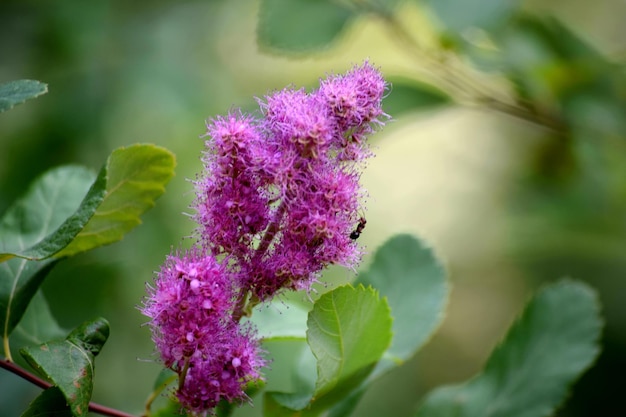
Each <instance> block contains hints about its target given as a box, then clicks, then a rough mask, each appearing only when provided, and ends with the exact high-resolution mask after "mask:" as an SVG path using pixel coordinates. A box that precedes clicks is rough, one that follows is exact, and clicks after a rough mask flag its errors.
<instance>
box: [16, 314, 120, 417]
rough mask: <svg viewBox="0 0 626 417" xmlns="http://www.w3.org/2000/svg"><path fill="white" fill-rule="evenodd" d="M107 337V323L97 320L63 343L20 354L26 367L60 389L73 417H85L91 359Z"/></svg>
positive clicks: (89, 391) (52, 343)
mask: <svg viewBox="0 0 626 417" xmlns="http://www.w3.org/2000/svg"><path fill="white" fill-rule="evenodd" d="M108 337H109V323H108V322H107V321H106V320H105V319H103V318H98V319H95V320H93V321H90V322H86V323H84V324H82V325H81V326H79V327H77V328H76V329H75V330H73V331H72V332H71V333H70V334H69V335H68V336H67V338H66V339H65V340H59V341H50V342H47V343H44V344H42V345H40V346H37V347H26V348H23V349H21V350H20V353H21V354H22V356H23V357H24V358H25V359H26V360H27V361H28V363H29V364H30V365H31V366H32V367H33V368H34V369H35V370H36V371H37V372H39V374H41V375H42V376H43V377H44V378H46V379H47V380H48V381H50V382H51V383H52V384H54V385H56V386H58V387H59V389H60V390H61V392H62V393H63V395H64V397H65V400H66V401H67V403H68V404H69V406H70V409H71V410H72V414H73V415H74V416H86V415H87V413H88V411H89V401H90V400H91V394H92V392H93V377H94V372H95V364H94V359H95V356H96V355H97V354H98V353H99V352H100V350H101V349H102V346H103V345H104V343H105V342H106V340H107V338H108Z"/></svg>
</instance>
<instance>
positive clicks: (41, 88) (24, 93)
mask: <svg viewBox="0 0 626 417" xmlns="http://www.w3.org/2000/svg"><path fill="white" fill-rule="evenodd" d="M47 92H48V85H47V84H44V83H42V82H39V81H35V80H17V81H9V82H8V83H4V84H0V113H2V112H4V111H7V110H9V109H10V108H12V107H13V106H15V105H17V104H20V103H23V102H25V101H26V100H28V99H31V98H35V97H37V96H40V95H42V94H45V93H47Z"/></svg>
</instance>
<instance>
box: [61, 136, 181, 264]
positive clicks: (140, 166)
mask: <svg viewBox="0 0 626 417" xmlns="http://www.w3.org/2000/svg"><path fill="white" fill-rule="evenodd" d="M175 165H176V160H175V158H174V155H173V154H172V153H171V152H170V151H168V150H167V149H165V148H161V147H159V146H155V145H148V144H137V145H132V146H128V147H125V148H118V149H116V150H114V151H113V153H111V156H109V159H108V161H107V165H106V167H105V168H104V169H106V173H107V181H106V195H105V196H104V200H103V201H102V203H101V204H100V206H98V209H97V210H96V212H95V213H94V215H93V217H92V218H91V219H90V220H89V222H88V223H87V225H86V226H85V228H84V229H82V230H81V231H80V233H79V234H78V235H77V236H76V238H75V239H74V240H72V242H71V243H70V244H69V245H68V246H67V247H65V248H64V249H63V250H62V251H60V252H59V253H57V254H56V255H55V256H56V257H62V256H70V255H74V254H76V253H79V252H84V251H87V250H90V249H93V248H96V247H99V246H102V245H108V244H110V243H113V242H116V241H118V240H121V239H122V237H123V236H124V235H125V234H126V233H128V232H129V231H130V230H132V229H133V228H134V227H135V226H137V225H139V224H140V223H141V220H140V218H139V216H141V215H142V214H143V213H144V212H146V211H147V210H148V209H150V208H152V207H153V206H154V202H155V200H156V199H157V198H158V197H160V196H161V194H163V193H164V192H165V185H166V184H167V183H168V182H169V181H170V179H171V178H172V176H173V175H174V167H175Z"/></svg>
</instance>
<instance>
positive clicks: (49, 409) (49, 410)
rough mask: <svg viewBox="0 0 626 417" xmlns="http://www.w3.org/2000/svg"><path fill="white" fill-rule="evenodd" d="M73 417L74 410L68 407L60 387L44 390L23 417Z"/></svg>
mask: <svg viewBox="0 0 626 417" xmlns="http://www.w3.org/2000/svg"><path fill="white" fill-rule="evenodd" d="M44 416H45V417H73V414H72V410H70V407H69V406H68V405H67V401H66V400H65V397H64V396H63V393H62V392H61V390H60V389H59V388H58V387H50V388H48V389H47V390H44V391H43V392H42V393H41V394H39V396H38V397H37V398H35V399H34V400H33V402H32V403H30V404H29V405H28V408H27V409H26V411H24V413H23V414H22V415H21V417H44Z"/></svg>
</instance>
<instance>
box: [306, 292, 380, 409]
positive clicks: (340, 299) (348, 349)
mask: <svg viewBox="0 0 626 417" xmlns="http://www.w3.org/2000/svg"><path fill="white" fill-rule="evenodd" d="M391 321H392V320H391V316H390V312H389V306H388V305H387V302H386V300H385V299H380V298H379V296H378V293H377V292H376V291H375V290H374V289H372V288H367V289H366V288H364V287H363V286H362V285H359V286H358V287H356V288H353V287H351V286H344V287H339V288H336V289H335V290H333V291H330V292H328V293H326V294H324V295H323V296H321V297H320V298H319V300H317V302H316V303H315V305H314V307H313V310H312V311H311V312H310V313H309V320H308V323H307V324H308V331H307V341H308V343H309V346H310V347H311V351H312V352H313V355H314V356H315V358H316V359H317V383H316V386H315V392H314V398H313V400H312V401H313V402H314V403H315V405H316V407H318V408H322V409H323V408H324V407H327V406H329V405H332V404H333V403H335V402H336V401H338V400H339V399H341V398H343V397H345V395H346V394H347V393H349V392H350V391H351V390H353V389H354V388H356V387H358V386H359V385H360V384H361V383H362V382H363V381H364V380H365V378H367V376H368V375H369V373H370V372H371V371H372V369H373V368H374V366H375V365H376V363H377V362H378V360H379V359H380V357H381V356H382V354H383V352H384V351H385V350H386V349H387V348H388V347H389V342H390V341H391Z"/></svg>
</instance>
